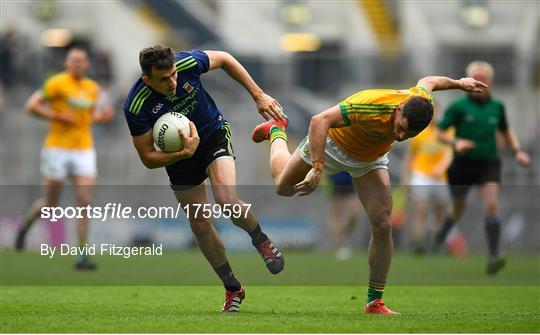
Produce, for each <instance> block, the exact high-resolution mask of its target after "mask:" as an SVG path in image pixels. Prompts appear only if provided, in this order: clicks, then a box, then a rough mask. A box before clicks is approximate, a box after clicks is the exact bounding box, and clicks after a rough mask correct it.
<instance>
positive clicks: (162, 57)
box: [139, 45, 174, 76]
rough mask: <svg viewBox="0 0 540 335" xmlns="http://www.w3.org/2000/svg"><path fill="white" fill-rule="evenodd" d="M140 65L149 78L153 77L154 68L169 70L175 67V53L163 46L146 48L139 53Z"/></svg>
mask: <svg viewBox="0 0 540 335" xmlns="http://www.w3.org/2000/svg"><path fill="white" fill-rule="evenodd" d="M139 64H140V65H141V69H142V72H143V73H144V74H145V75H147V76H151V75H152V68H156V69H157V70H168V69H170V68H172V67H173V66H174V52H173V51H172V49H171V48H167V47H163V46H161V45H155V46H153V47H149V48H144V49H142V50H141V52H140V53H139Z"/></svg>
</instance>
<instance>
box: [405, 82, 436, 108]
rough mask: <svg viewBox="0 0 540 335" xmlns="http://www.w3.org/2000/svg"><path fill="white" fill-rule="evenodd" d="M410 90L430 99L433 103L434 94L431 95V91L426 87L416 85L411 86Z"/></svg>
mask: <svg viewBox="0 0 540 335" xmlns="http://www.w3.org/2000/svg"><path fill="white" fill-rule="evenodd" d="M409 90H410V91H411V92H414V93H416V94H417V95H419V96H421V97H422V98H425V99H427V100H429V102H431V103H432V104H433V95H431V93H429V92H428V91H427V90H426V89H425V88H423V87H420V86H416V87H413V88H410V89H409Z"/></svg>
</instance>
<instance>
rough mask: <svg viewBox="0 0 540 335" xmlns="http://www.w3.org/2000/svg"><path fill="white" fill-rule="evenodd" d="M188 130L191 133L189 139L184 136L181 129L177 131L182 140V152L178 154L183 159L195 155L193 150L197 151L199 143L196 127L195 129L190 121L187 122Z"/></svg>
mask: <svg viewBox="0 0 540 335" xmlns="http://www.w3.org/2000/svg"><path fill="white" fill-rule="evenodd" d="M189 129H190V131H191V136H189V137H188V136H187V135H186V134H184V133H183V132H182V130H181V129H178V135H180V137H181V138H182V143H184V146H183V147H182V150H180V151H179V152H178V153H179V154H180V156H182V157H183V158H184V159H186V158H190V157H192V156H193V154H195V150H197V147H198V146H199V142H200V141H201V139H200V138H199V133H198V132H197V127H195V124H194V123H193V122H192V121H189Z"/></svg>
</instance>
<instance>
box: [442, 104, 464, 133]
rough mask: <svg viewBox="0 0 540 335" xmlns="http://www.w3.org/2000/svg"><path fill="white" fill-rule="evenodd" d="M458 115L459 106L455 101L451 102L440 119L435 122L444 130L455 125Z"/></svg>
mask: <svg viewBox="0 0 540 335" xmlns="http://www.w3.org/2000/svg"><path fill="white" fill-rule="evenodd" d="M458 115H459V108H458V106H457V104H456V103H453V104H451V105H450V107H448V109H447V110H446V112H445V113H444V115H443V117H442V118H441V120H440V121H439V122H438V123H437V127H438V128H439V129H443V130H446V129H448V128H450V127H452V126H454V127H455V126H456V125H457V121H458Z"/></svg>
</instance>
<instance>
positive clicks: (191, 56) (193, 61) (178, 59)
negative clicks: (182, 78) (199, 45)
mask: <svg viewBox="0 0 540 335" xmlns="http://www.w3.org/2000/svg"><path fill="white" fill-rule="evenodd" d="M209 64H210V59H209V58H208V55H207V54H206V52H204V51H201V50H192V51H180V52H177V53H176V54H175V66H176V71H177V72H181V71H188V70H190V69H200V72H206V71H208V68H209Z"/></svg>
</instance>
